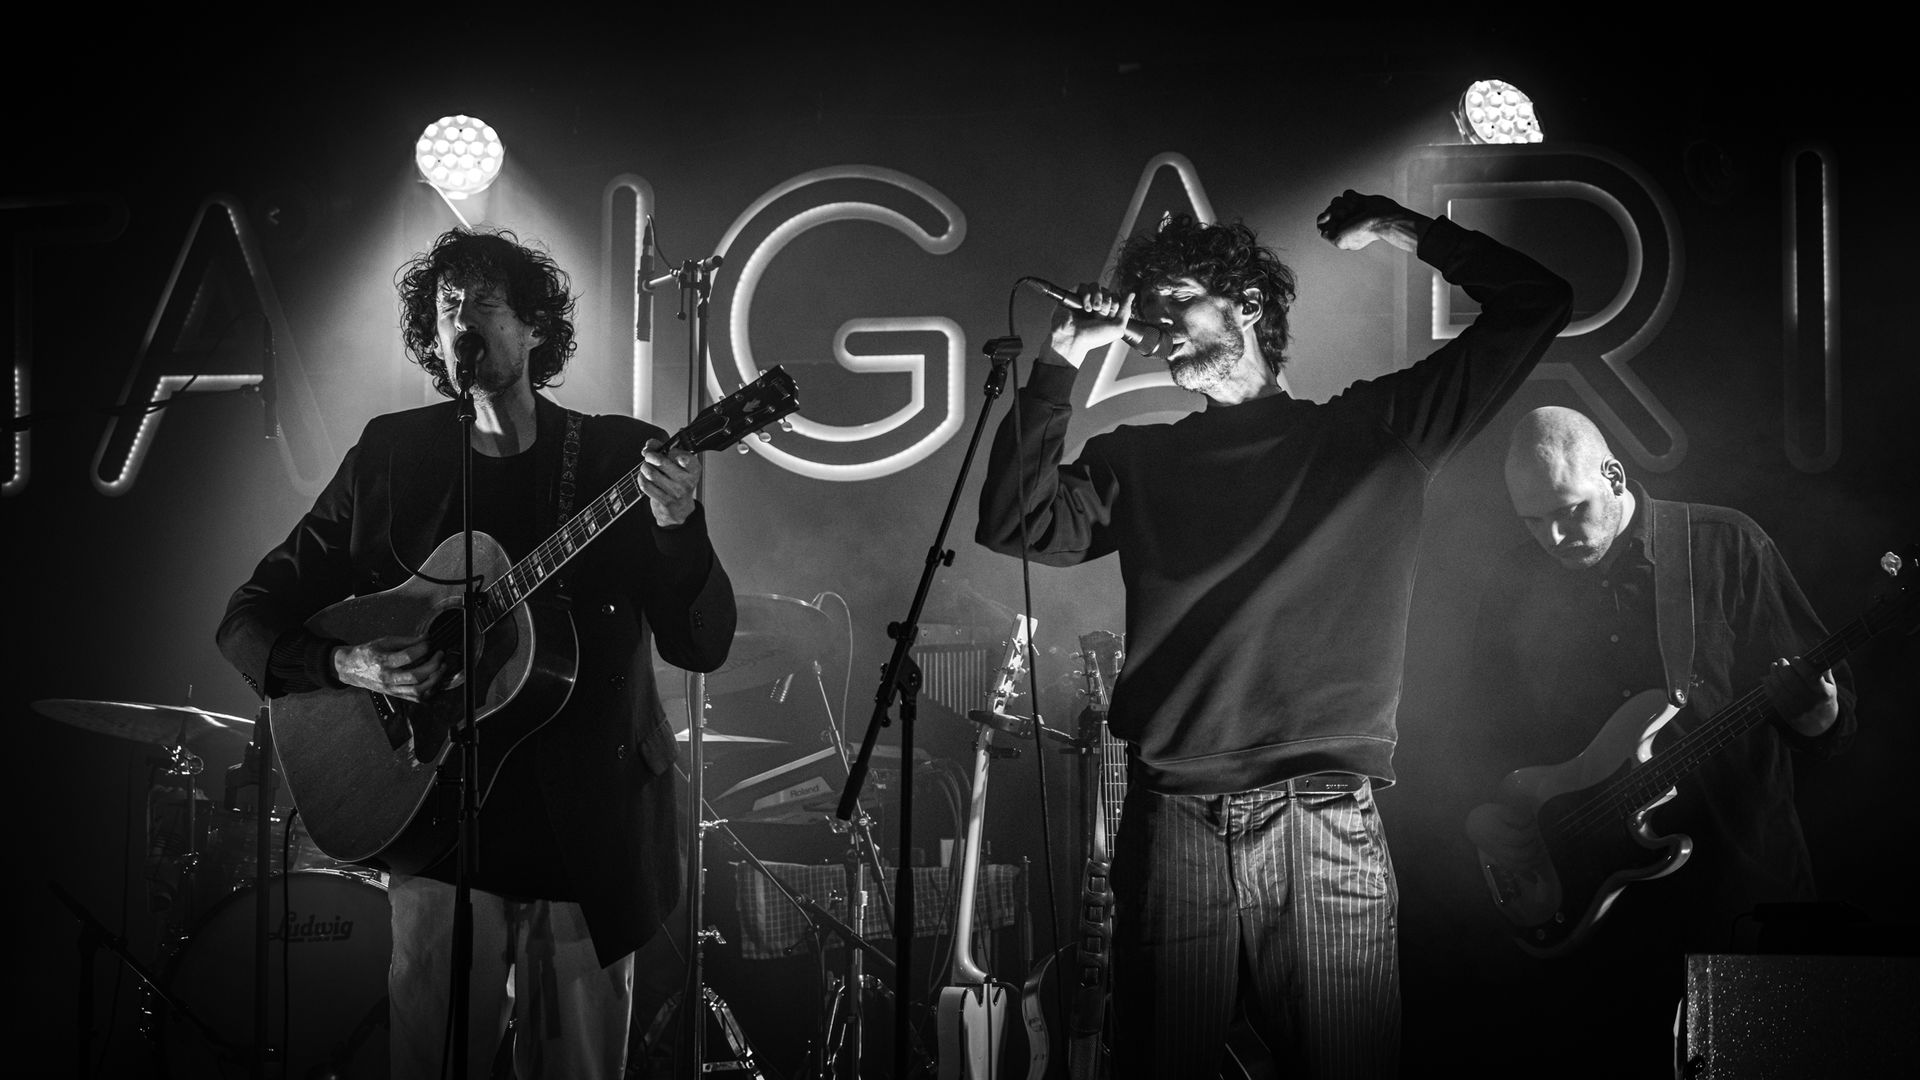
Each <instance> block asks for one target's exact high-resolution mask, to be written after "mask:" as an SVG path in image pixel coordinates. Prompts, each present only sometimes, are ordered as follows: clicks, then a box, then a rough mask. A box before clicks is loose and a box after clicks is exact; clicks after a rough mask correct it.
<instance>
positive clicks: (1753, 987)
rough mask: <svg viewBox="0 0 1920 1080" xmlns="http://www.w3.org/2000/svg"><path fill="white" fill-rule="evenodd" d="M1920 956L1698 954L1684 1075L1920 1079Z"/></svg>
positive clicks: (1690, 964)
mask: <svg viewBox="0 0 1920 1080" xmlns="http://www.w3.org/2000/svg"><path fill="white" fill-rule="evenodd" d="M1917 1004H1920V957H1914V956H1777V955H1757V956H1756V955H1746V954H1739V955H1733V954H1717V953H1709V954H1693V955H1689V956H1688V957H1687V999H1686V1027H1685V1030H1684V1032H1683V1033H1682V1036H1681V1038H1682V1039H1683V1040H1684V1042H1683V1044H1682V1046H1681V1047H1680V1053H1679V1061H1680V1063H1681V1067H1680V1075H1681V1076H1683V1077H1688V1078H1712V1080H1736V1078H1737V1080H1766V1078H1769V1077H1781V1078H1786V1077H1792V1078H1795V1080H1799V1078H1803V1077H1805V1078H1812V1077H1843V1076H1844V1077H1860V1076H1916V1075H1920V1025H1916V1024H1915V1023H1914V1016H1915V1006H1916V1005H1917Z"/></svg>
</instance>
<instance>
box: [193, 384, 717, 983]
mask: <svg viewBox="0 0 1920 1080" xmlns="http://www.w3.org/2000/svg"><path fill="white" fill-rule="evenodd" d="M536 402H537V406H536V414H537V418H538V419H537V435H536V439H535V442H534V448H533V453H534V454H535V455H536V459H535V461H536V464H535V472H536V474H537V476H538V477H539V479H538V486H537V491H536V502H537V507H538V510H539V513H540V514H541V518H542V522H543V525H542V528H541V530H540V533H541V535H543V536H544V535H546V533H547V531H548V530H547V529H546V525H545V523H551V522H552V521H554V511H555V507H556V505H557V497H558V496H557V491H558V486H559V479H560V470H561V463H562V453H561V444H562V440H563V434H564V431H565V412H564V410H562V409H561V408H560V406H558V405H556V404H554V403H553V402H551V401H549V400H548V399H547V398H545V397H541V396H538V395H536ZM457 430H458V422H457V421H456V420H455V419H454V406H453V404H452V403H451V402H446V403H442V404H438V405H431V406H427V407H425V408H420V409H413V410H409V411H407V412H401V413H390V414H387V415H385V416H379V417H375V418H374V419H373V420H372V421H370V422H369V423H368V424H367V427H366V430H365V431H364V432H363V433H362V435H361V437H360V441H359V443H358V444H356V445H355V446H354V448H353V449H351V450H349V451H348V452H347V455H346V458H345V459H344V460H343V461H342V462H341V463H340V468H339V471H338V472H337V473H336V474H335V475H334V477H333V480H332V481H331V482H330V483H329V484H328V485H327V487H326V489H325V490H324V491H322V492H321V493H320V496H319V498H318V499H316V500H315V502H314V504H313V507H312V509H310V510H309V511H308V512H307V513H306V515H305V516H304V517H302V518H301V519H300V522H299V524H298V525H296V526H295V527H294V529H293V531H292V533H290V534H289V535H288V537H287V539H286V540H285V541H284V542H282V543H281V544H280V546H278V547H276V548H275V549H274V550H272V551H271V552H268V553H267V555H266V557H265V558H263V559H262V560H261V561H260V564H259V566H258V567H256V568H255V570H254V573H253V576H252V577H251V578H250V579H249V580H248V581H247V582H246V584H244V585H242V586H240V588H239V589H238V590H236V591H235V592H234V594H233V597H232V599H231V600H230V601H229V602H228V605H227V613H226V617H225V618H224V619H223V620H222V621H221V624H220V629H219V632H218V634H217V636H216V638H217V641H218V644H219V647H220V651H221V653H222V654H223V655H225V656H226V657H227V659H228V660H229V661H230V662H231V663H232V664H233V665H234V666H235V667H236V668H238V669H239V670H240V673H241V674H242V675H243V676H244V677H245V678H246V679H247V681H248V682H249V683H251V684H252V685H253V686H254V688H255V689H256V690H258V691H260V692H261V693H262V694H263V695H264V696H267V697H277V696H279V695H281V694H284V693H288V692H290V691H294V690H301V689H310V688H313V687H317V686H322V685H329V684H330V681H331V679H332V672H331V665H330V663H328V662H327V655H328V653H329V651H330V649H331V647H332V646H333V645H334V644H336V643H333V642H327V641H324V640H322V639H319V638H317V637H315V636H314V635H313V634H311V633H309V632H308V631H306V630H305V629H304V625H303V624H304V623H305V622H306V620H307V619H308V618H309V617H310V616H311V615H313V613H315V612H317V611H319V610H320V609H321V608H323V607H326V606H327V605H328V604H331V603H334V602H335V601H338V600H340V599H343V598H345V597H346V596H348V595H360V594H364V593H372V592H380V591H383V590H385V589H390V588H393V587H395V586H397V585H400V584H402V583H403V582H405V581H406V580H407V579H408V577H409V576H411V570H410V569H409V568H410V567H417V566H419V565H420V564H421V563H422V562H424V561H425V559H426V558H427V556H428V555H429V554H430V553H431V552H432V551H433V549H434V548H435V547H436V546H437V545H438V544H439V543H440V542H441V541H442V540H444V539H445V538H446V537H448V536H450V535H452V534H453V533H454V532H456V531H457V530H458V514H459V506H458V502H457V499H458V491H459V476H460V457H459V443H458V435H457V434H453V433H454V432H457ZM649 438H661V439H664V438H665V432H663V431H661V430H660V429H659V428H656V427H654V426H652V425H651V424H646V423H642V422H640V421H638V420H633V419H630V418H627V417H621V416H596V417H588V418H587V419H586V420H585V421H584V423H583V425H582V432H581V443H582V446H581V450H580V455H579V476H578V478H577V479H576V482H575V485H574V487H575V492H574V510H575V511H576V512H577V511H578V510H579V508H580V507H582V506H584V505H585V504H586V503H587V502H588V501H590V500H592V499H593V498H595V497H596V496H598V495H599V494H600V493H602V492H603V491H605V490H606V489H607V488H609V487H611V486H612V484H613V482H614V481H615V480H616V479H618V478H619V477H620V476H622V475H624V474H625V473H626V472H627V471H628V470H630V469H632V468H633V467H634V466H635V465H636V464H638V463H639V461H640V451H641V448H642V447H643V446H644V445H645V443H646V441H647V440H648V439H649ZM516 554H524V553H516ZM562 597H564V600H565V602H566V603H567V605H568V607H569V609H570V611H571V614H572V618H573V622H574V626H575V630H576V632H577V635H578V641H579V647H580V658H579V670H578V675H577V677H576V680H575V683H574V688H573V693H572V696H571V697H570V698H569V699H568V701H567V704H566V706H565V707H564V708H563V709H562V710H561V711H560V713H559V715H558V716H556V717H555V718H554V719H553V720H552V721H550V722H549V723H547V724H546V725H545V726H544V727H542V728H540V730H539V731H537V732H536V733H535V734H534V735H533V737H532V738H531V739H529V740H528V742H527V743H526V744H524V745H522V746H521V747H519V748H518V749H516V750H515V751H514V753H515V754H516V755H518V754H523V753H530V754H532V755H533V757H534V758H535V760H536V762H537V767H536V769H535V776H536V777H537V782H538V786H539V795H540V797H541V800H542V801H543V802H544V804H545V805H546V807H547V811H548V816H549V819H550V821H551V824H552V826H553V829H554V832H555V834H556V836H557V839H558V842H559V846H560V855H561V858H562V860H563V863H564V865H565V867H566V871H567V874H568V877H569V879H570V880H571V881H572V883H573V885H574V888H575V889H576V890H577V891H578V893H579V898H580V902H581V906H582V908H583V909H584V912H585V915H586V919H587V924H588V927H589V929H590V930H591V932H592V934H593V939H594V946H595V949H596V951H597V952H598V954H599V957H600V960H601V962H602V963H603V964H605V963H609V962H611V961H613V960H616V959H618V958H620V957H621V956H624V955H626V954H627V953H629V952H632V951H633V950H634V949H636V948H638V947H639V946H640V945H642V944H644V943H645V942H646V940H647V939H648V938H650V937H651V936H652V935H653V933H654V932H655V931H657V930H658V928H659V926H660V923H661V920H662V919H664V918H665V917H666V916H667V914H668V913H669V912H670V911H671V910H672V908H673V905H674V903H675V902H676V901H677V899H678V897H679V893H680V880H681V878H680V864H679V840H678V834H677V830H676V826H675V814H676V812H677V809H678V808H677V804H676V801H675V796H674V788H675V786H676V785H675V783H674V780H673V772H672V768H671V767H672V765H673V761H674V755H675V746H674V739H673V730H672V727H671V726H670V725H668V724H667V722H666V720H665V716H664V713H663V712H662V710H661V706H660V700H659V695H658V693H657V692H656V690H655V687H654V671H653V662H652V655H651V653H652V651H653V650H652V648H650V647H649V646H650V645H651V646H653V647H657V648H658V650H659V652H660V656H661V658H662V659H664V660H666V661H667V662H668V663H671V664H674V665H676V666H679V667H682V668H686V669H689V670H695V671H712V670H714V669H715V668H718V667H719V666H720V665H721V664H722V663H724V662H725V661H726V657H727V650H728V648H729V646H730V645H731V644H732V641H733V631H734V622H735V609H734V600H733V586H732V583H731V582H730V581H729V579H728V577H727V573H726V571H725V569H723V568H722V567H721V565H720V560H719V558H718V556H717V555H716V554H715V553H714V550H713V545H712V543H711V541H710V539H709V537H708V535H707V530H706V519H705V514H704V512H703V511H699V510H696V511H695V513H694V516H693V517H692V518H691V519H689V520H688V521H687V522H686V523H685V524H683V525H681V526H680V527H679V528H677V529H661V528H659V527H657V526H655V525H654V523H653V515H652V512H651V510H650V508H649V507H647V506H644V505H643V506H635V507H632V508H631V509H629V510H628V511H627V512H626V513H625V514H624V515H623V516H622V517H621V518H620V519H619V521H618V522H616V523H615V524H614V525H613V526H612V527H611V528H608V529H606V530H604V531H602V533H601V534H600V535H599V536H598V537H596V538H595V539H594V541H593V542H592V543H591V544H590V545H589V546H588V547H586V548H585V549H583V550H582V551H581V552H580V553H579V554H578V555H576V556H575V557H574V559H573V560H572V562H571V563H569V564H568V566H567V567H566V568H565V569H564V570H563V571H562V572H561V573H560V574H558V575H556V580H554V581H550V582H548V583H547V584H546V585H545V586H542V588H541V589H540V590H539V592H537V593H536V594H535V595H534V597H533V598H531V599H530V601H529V602H530V603H539V602H549V601H552V600H554V599H557V598H562ZM349 644H358V643H357V642H353V643H349ZM276 646H277V648H276ZM289 657H294V658H296V659H295V662H294V664H293V666H292V667H290V666H289ZM293 668H298V669H299V671H298V672H297V673H296V672H295V671H294V670H293Z"/></svg>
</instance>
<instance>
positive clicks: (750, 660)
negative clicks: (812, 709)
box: [659, 593, 834, 700]
mask: <svg viewBox="0 0 1920 1080" xmlns="http://www.w3.org/2000/svg"><path fill="white" fill-rule="evenodd" d="M733 602H734V606H735V608H736V609H737V610H738V611H739V623H738V624H737V625H736V627H735V629H734V633H733V646H732V648H730V649H729V650H728V651H727V662H726V663H724V664H722V665H720V667H719V668H718V669H717V670H715V671H712V672H709V673H708V675H707V693H708V695H714V694H732V693H737V692H739V691H741V690H752V689H755V688H757V687H761V686H766V685H769V684H771V683H772V682H773V681H774V680H776V679H780V678H784V677H785V676H787V675H791V674H793V673H794V672H796V671H799V670H800V669H801V668H803V667H806V666H807V665H808V664H811V663H812V662H813V661H814V660H815V659H816V658H817V657H819V655H820V654H821V652H822V651H823V649H824V648H825V645H826V641H827V635H828V634H830V633H832V632H833V629H834V624H833V619H832V618H831V617H829V616H828V615H827V613H826V612H824V611H822V610H821V609H819V608H818V607H815V606H814V605H813V604H810V603H808V602H807V601H805V600H796V599H794V598H793V597H791V596H777V595H774V594H772V593H741V594H738V595H736V596H735V597H734V598H733ZM673 670H677V669H671V668H669V669H667V671H668V672H671V671H673ZM665 675H666V673H663V677H662V678H661V679H660V680H659V684H660V696H661V697H662V698H665V699H667V700H674V699H680V700H684V699H685V698H686V696H687V694H686V689H685V684H684V680H681V679H678V678H672V677H665Z"/></svg>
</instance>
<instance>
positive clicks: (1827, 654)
mask: <svg viewBox="0 0 1920 1080" xmlns="http://www.w3.org/2000/svg"><path fill="white" fill-rule="evenodd" d="M1879 611H1880V609H1879V608H1876V609H1875V611H1873V612H1869V613H1868V614H1866V615H1863V616H1861V617H1860V618H1858V619H1855V620H1854V621H1852V622H1850V623H1848V624H1847V625H1846V626H1844V627H1841V628H1840V630H1839V631H1838V632H1836V633H1834V634H1833V635H1832V636H1831V637H1828V638H1827V639H1826V640H1825V641H1822V642H1821V643H1820V644H1818V645H1816V646H1814V647H1813V648H1812V649H1810V650H1809V651H1808V652H1807V653H1806V654H1805V659H1806V661H1807V664H1808V665H1809V666H1810V667H1812V668H1813V670H1815V671H1826V670H1827V669H1829V668H1831V667H1833V666H1834V665H1835V664H1838V663H1839V662H1840V661H1842V660H1845V659H1846V658H1847V657H1848V656H1849V655H1850V654H1852V653H1853V651H1854V650H1855V649H1858V648H1860V647H1861V646H1862V645H1865V644H1866V643H1867V642H1868V641H1870V640H1872V639H1873V638H1874V637H1875V636H1876V635H1878V634H1879V633H1880V632H1881V631H1882V630H1885V629H1886V628H1887V626H1889V625H1892V623H1891V621H1890V620H1888V621H1885V622H1884V623H1883V624H1881V625H1876V623H1877V622H1880V621H1881V620H1879V619H1877V618H1876V616H1877V614H1878V613H1879ZM1774 713H1775V709H1774V707H1773V703H1772V701H1770V700H1769V699H1768V697H1767V691H1766V687H1765V686H1764V685H1761V686H1756V687H1754V688H1753V689H1751V690H1749V691H1747V692H1746V693H1745V694H1742V695H1740V696H1739V697H1738V698H1735V699H1734V700H1733V702H1732V703H1730V704H1729V705H1727V706H1726V707H1725V708H1723V709H1721V710H1720V711H1719V712H1717V713H1714V714H1713V715H1712V716H1711V717H1709V718H1707V719H1706V720H1705V721H1703V722H1701V723H1700V724H1697V725H1695V726H1694V728H1693V729H1692V730H1690V731H1688V732H1686V733H1685V734H1684V735H1682V736H1680V738H1678V739H1677V740H1675V741H1674V744H1673V745H1672V746H1670V747H1668V748H1666V749H1664V750H1662V751H1660V752H1659V753H1658V754H1655V755H1654V756H1653V758H1652V759H1651V760H1649V761H1647V762H1646V763H1645V764H1643V765H1641V766H1640V767H1638V768H1635V769H1629V770H1628V771H1627V772H1626V773H1624V774H1622V775H1621V776H1619V777H1617V778H1615V779H1613V780H1611V781H1608V782H1607V783H1604V784H1601V785H1600V786H1599V787H1598V788H1597V789H1596V790H1595V793H1594V795H1593V797H1592V798H1591V799H1589V800H1588V801H1587V802H1585V803H1583V804H1581V806H1580V807H1578V808H1577V809H1575V810H1574V811H1573V812H1572V813H1570V814H1568V815H1567V816H1566V817H1565V818H1563V819H1561V822H1560V825H1559V829H1560V831H1561V832H1562V833H1567V834H1572V833H1579V834H1592V833H1594V832H1597V831H1605V830H1609V829H1613V828H1615V827H1617V825H1618V823H1619V822H1620V821H1621V820H1622V819H1623V818H1624V817H1625V816H1626V815H1629V814H1632V813H1634V812H1636V811H1638V810H1639V809H1640V808H1641V807H1643V806H1646V805H1647V804H1648V803H1650V802H1652V801H1653V800H1655V799H1657V798H1659V797H1660V796H1661V795H1664V794H1665V793H1666V792H1667V791H1668V790H1669V789H1671V788H1672V787H1674V786H1675V785H1676V784H1678V783H1679V782H1680V781H1681V780H1682V779H1684V778H1686V777H1687V776H1688V775H1690V774H1691V773H1692V772H1693V771H1694V770H1695V769H1697V768H1699V767H1700V766H1701V765H1702V764H1704V763H1705V762H1706V761H1707V760H1708V759H1709V758H1711V757H1713V756H1714V755H1715V754H1717V753H1719V752H1720V751H1721V750H1723V749H1725V748H1726V747H1727V746H1729V745H1731V744H1732V743H1733V741H1734V740H1735V739H1738V738H1739V737H1741V736H1742V735H1745V734H1746V733H1747V732H1749V731H1752V730H1753V729H1754V728H1756V727H1758V726H1759V725H1760V724H1762V723H1764V722H1766V721H1767V720H1770V719H1774V718H1775V717H1774Z"/></svg>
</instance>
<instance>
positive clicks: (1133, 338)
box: [1020, 277, 1173, 357]
mask: <svg viewBox="0 0 1920 1080" xmlns="http://www.w3.org/2000/svg"><path fill="white" fill-rule="evenodd" d="M1020 281H1021V283H1022V284H1024V285H1026V286H1027V287H1028V288H1030V289H1032V290H1033V291H1034V292H1037V293H1039V294H1040V295H1042V296H1045V297H1046V298H1047V299H1049V300H1052V301H1053V302H1054V303H1056V304H1059V305H1060V306H1061V307H1063V308H1066V309H1068V310H1069V311H1085V310H1087V308H1086V305H1084V304H1082V303H1081V302H1080V298H1079V297H1077V296H1075V295H1073V294H1072V293H1070V292H1068V291H1066V290H1065V289H1062V288H1061V287H1060V286H1058V285H1055V284H1053V283H1052V282H1050V281H1043V280H1041V279H1040V278H1037V277H1026V278H1021V279H1020ZM1120 337H1121V339H1122V340H1123V341H1125V342H1126V343H1127V344H1129V345H1131V346H1133V351H1135V352H1137V353H1139V354H1140V355H1141V356H1153V357H1159V356H1165V355H1167V354H1168V353H1169V352H1172V351H1173V347H1172V344H1171V342H1169V340H1168V338H1167V333H1166V331H1164V330H1162V329H1160V328H1159V327H1157V326H1155V325H1153V324H1152V323H1144V322H1141V321H1140V320H1139V319H1128V320H1127V325H1126V326H1124V327H1122V328H1121V330H1120Z"/></svg>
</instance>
